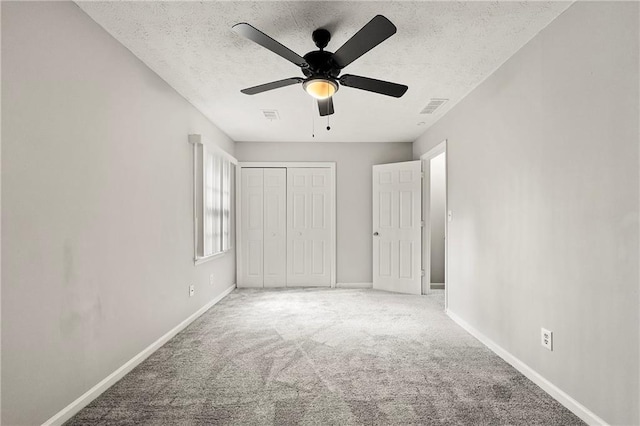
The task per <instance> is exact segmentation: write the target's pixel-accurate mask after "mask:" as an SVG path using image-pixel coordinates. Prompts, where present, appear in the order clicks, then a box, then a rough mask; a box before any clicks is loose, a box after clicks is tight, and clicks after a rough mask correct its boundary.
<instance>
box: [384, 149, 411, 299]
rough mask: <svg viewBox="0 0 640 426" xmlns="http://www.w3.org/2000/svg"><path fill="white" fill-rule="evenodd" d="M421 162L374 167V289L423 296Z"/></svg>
mask: <svg viewBox="0 0 640 426" xmlns="http://www.w3.org/2000/svg"><path fill="white" fill-rule="evenodd" d="M421 174H422V173H421V162H420V161H419V160H417V161H407V162H403V163H392V164H381V165H376V166H373V288H374V289H377V290H386V291H393V292H398V293H409V294H421V256H422V230H421V224H420V221H421V208H422V197H421V193H422V176H421Z"/></svg>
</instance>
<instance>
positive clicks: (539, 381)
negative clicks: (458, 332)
mask: <svg viewBox="0 0 640 426" xmlns="http://www.w3.org/2000/svg"><path fill="white" fill-rule="evenodd" d="M447 315H448V316H449V318H451V319H452V320H453V321H455V322H456V323H457V324H458V325H459V326H460V327H462V328H464V329H465V330H466V331H467V332H468V333H469V334H471V335H472V336H473V337H475V338H476V339H478V340H479V341H480V342H482V343H483V344H484V345H485V346H486V347H488V348H489V349H491V350H492V351H493V352H494V353H495V354H496V355H498V356H499V357H500V358H502V359H503V360H505V361H506V362H508V363H509V364H511V366H513V367H514V368H515V369H516V370H518V371H519V372H521V373H522V374H523V375H524V376H525V377H527V378H528V379H529V380H531V381H532V382H533V383H535V384H536V385H538V386H539V387H540V388H541V389H542V390H544V391H545V392H546V393H548V394H549V395H551V397H552V398H554V399H555V400H556V401H558V402H559V403H560V404H562V405H564V406H565V407H566V408H567V409H569V410H570V411H571V412H572V413H573V414H575V415H576V416H578V417H580V418H581V419H582V420H583V421H584V422H586V423H587V424H589V425H593V426H596V425H597V426H608V423H607V422H605V421H604V420H602V419H601V418H600V417H598V416H597V415H596V414H595V413H593V412H592V411H591V410H589V409H588V408H587V407H585V406H584V405H582V404H580V403H579V402H578V401H576V400H575V399H573V398H572V397H571V396H569V395H568V394H567V393H565V392H564V391H563V390H561V389H560V388H558V387H557V386H556V385H554V384H553V383H551V382H550V381H549V380H547V379H545V378H544V377H542V376H541V375H540V374H539V373H538V372H536V371H535V370H534V369H533V368H531V367H529V366H528V365H527V364H525V363H524V362H522V361H520V360H519V359H518V358H516V357H515V356H513V355H512V354H511V353H509V352H507V351H506V350H505V349H503V348H502V347H501V346H499V345H498V344H496V343H495V342H494V341H493V340H491V339H489V338H488V337H487V336H485V335H484V334H482V333H481V332H479V331H478V330H476V329H475V328H474V327H472V326H471V325H470V324H469V323H467V322H466V321H465V320H463V319H462V318H460V317H459V316H458V315H456V314H454V313H453V312H451V311H450V310H447Z"/></svg>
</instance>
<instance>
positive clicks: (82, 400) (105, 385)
mask: <svg viewBox="0 0 640 426" xmlns="http://www.w3.org/2000/svg"><path fill="white" fill-rule="evenodd" d="M235 288H236V285H235V284H233V285H231V286H230V287H229V288H227V289H226V290H224V291H223V292H222V293H221V294H220V295H218V296H217V297H215V298H214V299H213V300H211V301H210V302H208V303H207V304H206V305H204V306H203V307H202V308H200V309H198V310H197V311H196V312H195V313H193V314H192V315H191V316H190V317H189V318H187V319H185V320H184V321H182V322H181V323H180V324H178V325H177V326H175V327H174V328H172V329H171V330H169V331H168V332H167V333H165V334H164V335H163V336H162V337H160V338H159V339H158V340H156V341H155V342H153V343H152V344H150V345H149V346H147V347H146V348H145V349H143V350H142V352H140V353H139V354H137V355H136V356H134V357H133V358H131V359H130V360H129V361H127V362H126V363H125V364H124V365H123V366H122V367H120V368H118V369H117V370H116V371H114V372H113V373H111V374H109V375H108V376H107V377H106V378H104V379H103V380H102V381H101V382H100V383H98V384H97V385H95V386H94V387H92V388H91V389H89V390H88V391H87V392H85V393H84V394H83V395H82V396H81V397H79V398H78V399H76V400H75V401H73V402H72V403H71V404H69V405H67V406H66V407H64V408H63V409H62V410H60V411H59V412H58V413H57V414H55V415H54V416H53V417H51V418H50V419H49V420H47V421H46V422H44V423H43V426H50V425H51V426H57V425H62V424H63V423H64V422H66V421H67V420H69V419H70V418H71V417H73V416H74V415H75V414H77V413H78V412H79V411H80V410H82V409H83V408H84V407H86V406H87V405H88V404H89V403H90V402H91V401H93V400H94V399H96V398H97V397H98V396H100V394H102V393H103V392H104V391H106V390H107V389H109V387H111V386H112V385H113V384H114V383H116V382H117V381H118V380H120V379H121V378H123V377H124V376H125V375H126V374H127V373H128V372H130V371H131V370H133V369H134V368H135V367H137V366H138V365H139V364H140V363H141V362H142V361H144V360H145V359H147V358H148V357H149V355H151V354H152V353H154V352H155V351H156V350H158V348H160V347H161V346H162V345H164V344H165V343H167V342H168V341H169V340H171V338H172V337H174V336H175V335H176V334H178V333H179V332H181V331H182V330H184V329H185V328H186V327H187V326H188V325H189V324H191V323H192V322H193V321H195V320H196V319H197V318H198V317H199V316H200V315H202V314H204V313H205V312H206V311H207V310H208V309H209V308H211V307H212V306H213V305H215V304H216V303H218V302H219V301H221V300H222V299H223V298H224V297H225V296H226V295H228V294H229V293H231V292H232V291H233V290H234V289H235Z"/></svg>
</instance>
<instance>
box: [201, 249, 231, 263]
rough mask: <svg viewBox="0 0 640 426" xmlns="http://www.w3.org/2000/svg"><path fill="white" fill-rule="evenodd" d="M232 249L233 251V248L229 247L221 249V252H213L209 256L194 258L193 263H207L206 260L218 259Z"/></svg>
mask: <svg viewBox="0 0 640 426" xmlns="http://www.w3.org/2000/svg"><path fill="white" fill-rule="evenodd" d="M230 251H231V249H229V250H227V251H221V252H220V253H216V254H212V255H209V256H206V257H198V258H197V259H194V260H193V264H194V265H195V266H198V265H202V264H203V263H206V262H208V261H210V260H213V259H218V258H219V257H222V256H224V255H225V254H227V253H229V252H230Z"/></svg>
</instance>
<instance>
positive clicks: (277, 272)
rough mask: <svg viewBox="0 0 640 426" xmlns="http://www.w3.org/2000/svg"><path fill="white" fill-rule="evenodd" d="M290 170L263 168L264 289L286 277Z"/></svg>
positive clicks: (284, 283)
mask: <svg viewBox="0 0 640 426" xmlns="http://www.w3.org/2000/svg"><path fill="white" fill-rule="evenodd" d="M286 236H287V169H284V168H281V169H276V168H273V169H264V256H263V258H264V286H265V287H284V286H285V285H286V277H287V238H286Z"/></svg>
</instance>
